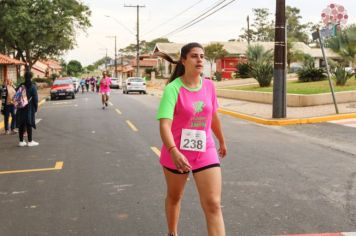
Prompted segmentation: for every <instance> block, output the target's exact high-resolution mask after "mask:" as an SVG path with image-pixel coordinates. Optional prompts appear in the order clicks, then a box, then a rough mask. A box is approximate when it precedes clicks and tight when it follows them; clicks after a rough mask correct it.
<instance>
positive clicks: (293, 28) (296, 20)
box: [286, 6, 312, 43]
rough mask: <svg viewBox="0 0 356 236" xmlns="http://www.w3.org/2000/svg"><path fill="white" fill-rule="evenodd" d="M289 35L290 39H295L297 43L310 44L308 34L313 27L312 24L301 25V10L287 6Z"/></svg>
mask: <svg viewBox="0 0 356 236" xmlns="http://www.w3.org/2000/svg"><path fill="white" fill-rule="evenodd" d="M286 19H287V21H288V23H287V34H288V38H293V39H295V41H299V42H304V43H308V41H309V36H308V33H307V32H306V31H307V30H308V28H310V27H311V25H312V23H307V24H301V23H300V20H301V19H302V16H300V10H299V9H298V8H296V7H291V6H287V8H286Z"/></svg>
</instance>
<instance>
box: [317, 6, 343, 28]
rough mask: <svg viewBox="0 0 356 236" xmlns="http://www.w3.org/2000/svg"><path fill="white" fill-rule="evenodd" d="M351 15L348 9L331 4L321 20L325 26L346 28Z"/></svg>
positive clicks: (324, 11)
mask: <svg viewBox="0 0 356 236" xmlns="http://www.w3.org/2000/svg"><path fill="white" fill-rule="evenodd" d="M348 18H349V15H348V14H347V11H346V9H345V8H344V7H343V6H341V5H339V4H334V3H332V4H330V5H328V7H327V8H326V9H324V10H323V12H322V13H321V19H322V21H323V23H324V25H325V26H329V25H337V24H339V25H340V26H344V25H346V23H347V20H348Z"/></svg>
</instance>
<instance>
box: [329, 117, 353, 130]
mask: <svg viewBox="0 0 356 236" xmlns="http://www.w3.org/2000/svg"><path fill="white" fill-rule="evenodd" d="M329 123H333V124H338V125H343V126H347V127H352V128H356V119H344V120H335V121H329Z"/></svg>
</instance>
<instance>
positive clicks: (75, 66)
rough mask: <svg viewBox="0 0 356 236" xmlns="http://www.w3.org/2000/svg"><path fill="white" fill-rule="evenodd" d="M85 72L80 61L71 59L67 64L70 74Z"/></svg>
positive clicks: (75, 74)
mask: <svg viewBox="0 0 356 236" xmlns="http://www.w3.org/2000/svg"><path fill="white" fill-rule="evenodd" d="M82 72H83V67H82V64H81V63H80V62H79V61H76V60H71V61H70V62H69V63H68V65H67V73H68V75H69V76H78V75H79V74H80V73H82Z"/></svg>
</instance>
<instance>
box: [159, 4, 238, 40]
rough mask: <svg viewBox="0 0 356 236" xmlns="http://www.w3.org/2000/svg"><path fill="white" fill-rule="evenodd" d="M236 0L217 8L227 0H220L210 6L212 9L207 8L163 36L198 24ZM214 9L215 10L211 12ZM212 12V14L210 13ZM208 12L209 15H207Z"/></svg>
mask: <svg viewBox="0 0 356 236" xmlns="http://www.w3.org/2000/svg"><path fill="white" fill-rule="evenodd" d="M234 1H235V0H232V1H230V2H228V3H227V4H225V5H223V6H221V7H220V8H218V9H216V8H217V7H218V6H220V5H221V4H223V3H224V2H226V0H223V1H220V2H218V3H215V5H214V6H212V7H210V9H208V10H206V11H205V12H204V13H202V14H200V15H199V16H198V17H196V18H194V19H193V20H191V21H189V22H188V23H186V24H184V25H183V26H181V27H178V28H177V29H175V30H172V31H171V32H169V33H168V34H166V35H164V36H162V37H167V36H168V35H172V34H176V33H179V32H181V31H182V30H185V29H187V28H189V27H191V26H193V25H195V24H197V23H198V22H200V21H202V20H204V19H205V18H207V17H208V16H210V15H212V14H214V13H215V12H217V11H219V10H221V9H222V8H224V7H226V6H227V5H229V4H231V3H232V2H234ZM211 11H213V12H211ZM209 12H210V14H209ZM207 14H208V15H207Z"/></svg>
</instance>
